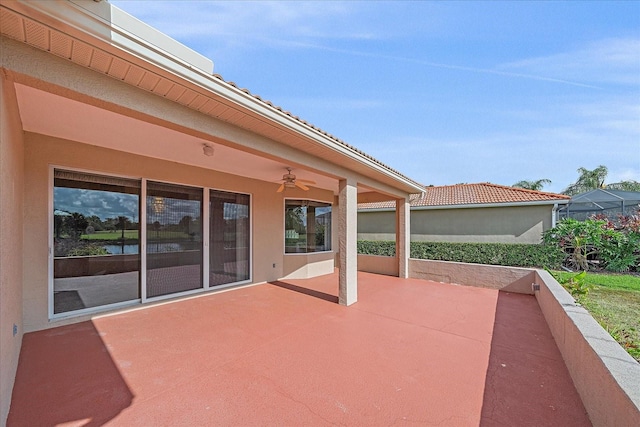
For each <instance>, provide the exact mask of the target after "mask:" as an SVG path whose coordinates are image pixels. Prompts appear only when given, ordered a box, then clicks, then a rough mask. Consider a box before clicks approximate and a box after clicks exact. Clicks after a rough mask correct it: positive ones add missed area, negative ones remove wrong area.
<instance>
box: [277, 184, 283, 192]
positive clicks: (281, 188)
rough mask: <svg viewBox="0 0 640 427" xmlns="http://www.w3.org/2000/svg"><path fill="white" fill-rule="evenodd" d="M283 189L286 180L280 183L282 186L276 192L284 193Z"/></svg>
mask: <svg viewBox="0 0 640 427" xmlns="http://www.w3.org/2000/svg"><path fill="white" fill-rule="evenodd" d="M283 191H284V182H283V183H282V184H280V187H278V191H276V193H282V192H283Z"/></svg>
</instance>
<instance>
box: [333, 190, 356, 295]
mask: <svg viewBox="0 0 640 427" xmlns="http://www.w3.org/2000/svg"><path fill="white" fill-rule="evenodd" d="M357 210H358V187H357V183H356V182H354V181H352V180H351V179H346V180H344V179H343V180H340V184H339V194H338V250H339V251H340V262H339V265H338V268H339V269H340V271H339V293H338V302H339V303H340V304H341V305H351V304H353V303H354V302H356V301H357V300H358V246H357V239H358V224H357V222H358V211H357Z"/></svg>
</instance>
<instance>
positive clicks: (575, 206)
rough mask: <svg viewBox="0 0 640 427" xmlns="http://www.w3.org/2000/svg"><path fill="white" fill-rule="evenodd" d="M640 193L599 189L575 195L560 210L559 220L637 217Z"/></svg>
mask: <svg viewBox="0 0 640 427" xmlns="http://www.w3.org/2000/svg"><path fill="white" fill-rule="evenodd" d="M639 209H640V192H637V191H622V190H606V189H597V190H591V191H588V192H586V193H582V194H578V195H575V196H573V197H572V198H571V201H570V202H569V204H567V205H565V206H562V207H560V208H559V209H558V218H559V219H564V218H574V219H577V220H585V219H587V218H589V217H590V216H592V215H598V214H602V215H606V216H607V218H610V219H616V218H618V216H619V215H637V214H638V211H639Z"/></svg>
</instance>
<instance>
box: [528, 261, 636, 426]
mask: <svg viewBox="0 0 640 427" xmlns="http://www.w3.org/2000/svg"><path fill="white" fill-rule="evenodd" d="M536 273H537V274H536V283H537V284H539V285H540V291H539V292H536V299H537V300H538V304H539V305H540V309H541V310H542V314H543V315H544V317H545V319H546V321H547V324H548V325H549V329H551V333H552V334H553V338H554V339H555V341H556V345H557V346H558V349H560V353H562V358H563V359H564V362H565V364H566V365H567V369H568V370H569V374H570V375H571V378H572V379H573V383H574V385H575V386H576V389H577V390H578V393H579V394H580V398H581V399H582V403H583V404H584V406H585V408H586V409H587V413H588V414H589V418H590V419H591V422H592V423H593V425H594V426H640V364H639V363H638V362H636V361H635V360H634V359H633V358H632V357H631V356H630V355H629V354H628V353H627V352H626V351H625V350H624V349H623V348H622V347H621V346H620V345H619V344H618V343H617V342H616V341H615V340H614V339H613V338H611V336H610V335H609V334H608V333H607V331H605V330H604V329H603V328H602V327H601V326H600V325H599V324H598V322H596V321H595V319H594V318H593V317H592V316H591V315H590V314H589V312H588V311H587V310H586V309H585V308H584V307H582V306H580V305H578V304H576V302H575V301H574V299H573V297H572V296H571V295H570V294H569V293H568V292H567V291H566V290H565V289H564V288H563V287H562V286H560V284H558V282H557V281H556V280H555V279H554V278H553V277H552V276H551V275H550V274H549V273H547V272H546V271H544V270H538V271H537V272H536Z"/></svg>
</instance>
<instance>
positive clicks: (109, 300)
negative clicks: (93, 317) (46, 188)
mask: <svg viewBox="0 0 640 427" xmlns="http://www.w3.org/2000/svg"><path fill="white" fill-rule="evenodd" d="M52 201H53V211H52V217H51V225H52V236H51V237H50V238H51V242H52V249H53V251H52V256H51V258H50V262H51V263H52V272H53V277H52V279H51V282H50V283H51V285H50V288H49V289H50V301H51V302H50V306H49V307H50V308H49V313H50V316H51V317H58V316H67V315H69V314H68V313H70V312H76V311H78V312H80V313H88V312H90V309H99V308H100V307H103V306H105V307H106V306H114V305H125V304H133V303H136V302H142V303H144V302H146V300H147V299H153V298H158V297H165V296H167V297H168V296H172V295H174V294H181V293H184V292H191V291H197V290H205V289H210V288H215V287H221V286H225V285H231V284H235V283H240V282H246V281H248V280H250V279H251V262H250V255H251V248H250V245H251V217H250V205H251V204H250V196H249V195H248V194H238V193H231V192H226V191H218V190H212V189H209V188H202V187H190V186H185V185H177V184H170V183H162V182H157V181H148V180H144V179H129V178H121V177H113V176H104V175H100V174H94V173H88V172H81V171H70V170H62V169H53V198H52ZM142 201H144V203H142ZM143 243H144V245H143ZM205 269H206V270H205Z"/></svg>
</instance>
